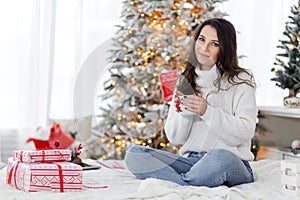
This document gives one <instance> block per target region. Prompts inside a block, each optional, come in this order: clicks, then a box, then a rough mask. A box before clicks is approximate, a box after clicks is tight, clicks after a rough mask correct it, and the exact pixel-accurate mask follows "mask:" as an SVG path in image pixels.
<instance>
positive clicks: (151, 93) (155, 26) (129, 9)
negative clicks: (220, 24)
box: [87, 0, 225, 159]
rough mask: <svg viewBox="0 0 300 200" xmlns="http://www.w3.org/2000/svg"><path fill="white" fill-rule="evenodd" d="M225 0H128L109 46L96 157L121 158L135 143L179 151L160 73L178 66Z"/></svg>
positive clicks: (93, 149) (93, 146)
mask: <svg viewBox="0 0 300 200" xmlns="http://www.w3.org/2000/svg"><path fill="white" fill-rule="evenodd" d="M220 2H222V1H221V0H148V1H144V0H143V1H142V0H125V1H124V2H123V11H122V16H121V17H122V19H123V23H124V24H123V25H120V26H118V27H119V30H118V31H117V33H116V36H115V37H114V38H113V44H112V46H113V47H112V49H110V55H111V56H110V57H109V62H110V64H111V65H110V67H109V69H108V71H109V73H110V79H109V80H107V81H105V83H104V90H105V93H104V94H102V95H101V96H100V98H101V102H102V103H101V104H102V105H100V109H101V114H100V115H99V116H98V117H99V118H98V120H99V124H98V126H97V128H96V130H95V131H94V133H95V136H96V137H95V140H94V141H93V142H90V144H87V145H88V148H89V150H90V151H91V152H92V154H93V156H94V157H95V158H100V159H111V158H114V159H122V158H123V156H124V154H125V152H126V150H127V148H128V147H129V146H131V145H132V144H138V145H144V146H149V147H153V148H159V149H163V148H164V149H167V150H169V151H173V152H176V151H177V150H178V147H176V146H172V145H171V144H170V143H169V142H168V140H167V138H166V136H165V133H164V121H165V119H166V116H167V112H168V104H167V103H166V102H164V100H163V97H162V92H161V82H160V81H159V75H160V74H162V73H165V72H169V71H172V70H177V71H180V70H181V69H183V67H184V63H185V61H186V58H185V53H186V52H185V51H186V47H187V46H188V43H189V41H190V38H191V36H192V34H193V30H194V29H195V28H196V26H197V25H198V24H199V23H201V22H202V21H203V20H206V19H209V18H213V17H223V16H224V15H225V14H224V13H222V12H220V11H218V10H216V4H217V3H220Z"/></svg>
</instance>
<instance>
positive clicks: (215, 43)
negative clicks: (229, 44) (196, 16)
mask: <svg viewBox="0 0 300 200" xmlns="http://www.w3.org/2000/svg"><path fill="white" fill-rule="evenodd" d="M212 45H213V46H215V47H218V46H220V45H219V43H217V42H213V43H212Z"/></svg>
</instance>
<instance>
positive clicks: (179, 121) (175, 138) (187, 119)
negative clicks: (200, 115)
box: [164, 97, 194, 145]
mask: <svg viewBox="0 0 300 200" xmlns="http://www.w3.org/2000/svg"><path fill="white" fill-rule="evenodd" d="M193 117H194V116H193V115H189V116H186V115H181V114H180V113H178V112H176V110H175V102H174V97H173V99H172V102H171V106H170V108H169V112H168V117H167V120H166V123H165V126H164V129H165V132H166V135H167V138H168V139H169V141H170V142H172V143H173V144H175V145H179V144H184V143H185V142H186V140H187V138H188V135H189V132H190V129H191V127H192V124H193Z"/></svg>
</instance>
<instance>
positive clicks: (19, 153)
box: [17, 148, 67, 162]
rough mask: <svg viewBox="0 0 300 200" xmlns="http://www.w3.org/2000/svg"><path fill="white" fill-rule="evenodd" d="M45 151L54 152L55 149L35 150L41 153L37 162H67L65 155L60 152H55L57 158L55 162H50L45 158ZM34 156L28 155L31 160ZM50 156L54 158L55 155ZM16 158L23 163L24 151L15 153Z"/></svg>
mask: <svg viewBox="0 0 300 200" xmlns="http://www.w3.org/2000/svg"><path fill="white" fill-rule="evenodd" d="M47 150H53V151H54V150H55V149H49V148H45V149H39V150H37V151H39V152H41V156H42V159H41V160H39V161H38V162H58V161H63V160H67V159H65V156H67V154H63V153H62V152H60V151H56V153H57V154H58V155H57V156H59V157H58V158H57V159H56V160H51V161H50V160H46V156H47V154H46V151H47ZM36 156H37V155H29V157H30V159H33V158H34V157H36ZM39 156H40V155H39ZM52 156H55V155H52ZM17 157H19V160H20V162H24V151H20V152H17Z"/></svg>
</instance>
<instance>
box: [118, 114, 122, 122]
mask: <svg viewBox="0 0 300 200" xmlns="http://www.w3.org/2000/svg"><path fill="white" fill-rule="evenodd" d="M117 119H118V120H119V121H120V120H121V119H122V114H120V113H119V114H118V116H117Z"/></svg>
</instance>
